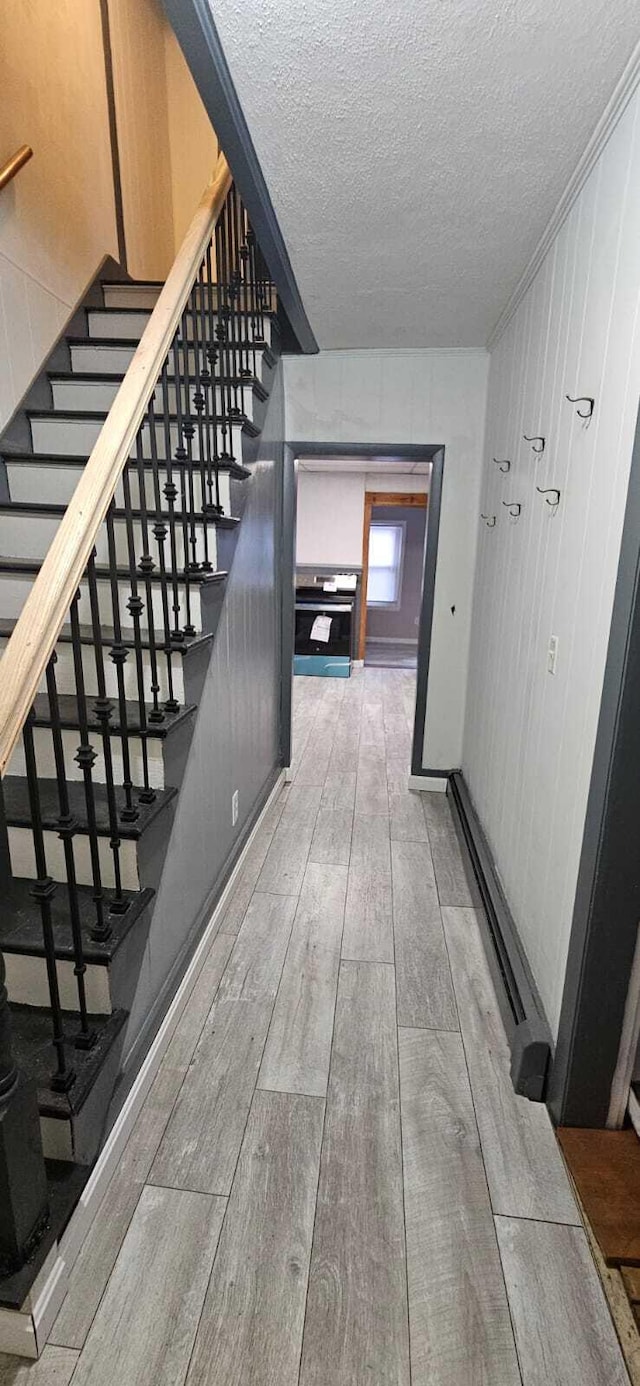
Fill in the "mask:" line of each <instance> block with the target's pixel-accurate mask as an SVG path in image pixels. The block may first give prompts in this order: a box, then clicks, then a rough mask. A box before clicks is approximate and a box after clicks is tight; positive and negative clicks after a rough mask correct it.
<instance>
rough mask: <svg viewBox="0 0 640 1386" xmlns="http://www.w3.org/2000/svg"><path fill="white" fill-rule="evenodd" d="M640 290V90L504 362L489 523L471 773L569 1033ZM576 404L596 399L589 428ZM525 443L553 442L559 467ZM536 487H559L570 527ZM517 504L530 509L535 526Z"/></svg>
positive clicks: (474, 652) (488, 466) (550, 255)
mask: <svg viewBox="0 0 640 1386" xmlns="http://www.w3.org/2000/svg"><path fill="white" fill-rule="evenodd" d="M639 292H640V94H639V93H638V91H637V90H636V93H635V95H634V96H633V97H632V99H631V100H630V102H629V104H628V105H627V106H626V109H625V110H624V112H623V114H622V116H621V117H620V119H619V122H618V124H617V125H616V126H615V128H614V129H613V132H612V133H611V135H610V137H609V140H608V142H607V143H606V145H605V146H604V148H603V149H602V151H601V153H600V156H599V158H598V159H597V162H596V163H595V164H594V165H593V167H592V168H591V172H590V174H589V176H588V178H587V180H586V182H585V183H584V185H583V186H582V189H581V191H580V193H579V195H578V196H577V198H576V200H575V201H574V203H573V205H572V207H571V210H570V212H569V214H568V216H567V218H566V220H565V221H564V223H563V225H562V226H561V228H560V230H559V232H558V234H557V236H556V238H555V240H554V242H553V243H552V244H551V246H550V248H549V250H548V252H547V254H546V257H545V259H544V261H543V262H542V264H541V266H540V268H539V270H538V273H537V275H536V277H535V279H534V280H533V282H532V284H531V285H530V287H529V289H528V290H527V292H526V294H525V296H524V297H523V298H522V300H521V302H520V304H519V306H518V308H517V311H516V312H515V314H514V316H513V317H512V318H511V320H510V321H509V323H508V325H507V327H506V329H505V330H504V332H503V333H502V335H501V337H500V338H499V340H498V342H497V345H496V346H495V347H494V349H493V352H492V356H491V369H490V381H489V399H488V408H487V434H486V456H485V461H484V476H483V486H482V497H481V499H482V504H481V507H480V508H481V509H482V510H483V511H488V512H489V513H491V514H493V513H495V514H496V515H497V516H498V522H497V525H496V527H495V528H494V529H488V528H487V527H486V526H485V525H484V524H482V523H481V522H480V521H479V522H478V523H479V531H478V533H479V545H478V562H477V572H476V586H475V600H474V609H473V630H472V639H471V657H470V677H469V689H468V698H467V720H466V729H465V741H464V756H463V769H464V773H465V776H466V779H467V782H468V785H469V789H470V792H471V795H472V798H473V800H474V803H475V806H476V808H477V811H478V813H479V816H480V819H481V821H482V823H483V826H484V829H485V831H486V833H487V836H488V838H489V842H490V845H491V848H492V850H493V853H494V856H495V860H496V863H497V866H498V870H499V872H500V875H501V878H502V882H503V885H504V889H505V892H506V895H507V899H508V901H509V904H510V906H511V909H512V911H513V914H514V917H515V919H516V923H517V925H518V929H519V932H520V935H521V938H522V941H523V943H524V946H525V948H526V952H527V955H528V959H529V962H530V965H531V967H532V969H533V973H534V976H535V978H536V981H537V983H538V987H539V989H540V992H541V995H542V999H543V1002H544V1005H545V1007H546V1010H547V1015H548V1018H549V1021H550V1023H551V1026H552V1028H553V1029H554V1030H556V1029H557V1024H558V1018H559V1012H560V1005H561V999H562V988H563V982H564V973H565V967H566V957H567V949H568V943H569V935H570V929H571V920H572V910H573V903H574V896H575V888H576V879H577V871H578V864H579V857H580V849H581V843H582V832H583V826H584V818H585V811H586V803H587V795H588V789H589V779H590V772H591V765H592V759H593V751H594V743H595V735H596V727H597V719H598V711H599V704H600V696H601V691H602V679H603V673H604V665H605V659H606V652H607V641H608V634H609V627H610V622H611V612H612V604H613V596H614V589H615V581H616V571H617V564H618V557H619V548H620V538H621V533H622V524H623V518H624V509H625V500H626V492H627V486H628V478H629V468H630V461H631V451H632V444H633V436H634V430H635V424H636V415H637V411H638V397H639V392H640V324H639V306H640V305H639ZM566 394H571V395H580V394H584V395H593V396H594V397H595V400H596V408H595V414H594V417H593V420H592V422H591V423H590V424H589V425H588V426H584V425H583V424H582V423H581V421H580V420H579V419H578V418H577V415H576V408H575V406H573V405H571V404H569V403H567V402H566V400H565V395H566ZM524 433H527V434H538V433H540V434H543V435H545V436H546V439H547V443H546V449H545V451H544V453H543V455H542V456H540V457H536V456H535V454H534V453H533V452H532V451H531V448H530V445H529V444H528V443H525V442H523V439H522V435H523V434H524ZM494 456H495V457H498V458H505V457H506V458H510V459H511V460H512V467H511V472H510V473H509V474H508V475H502V474H501V473H500V472H499V471H498V469H497V467H495V466H494V464H493V463H492V461H491V458H492V457H494ZM536 485H539V486H557V487H559V488H560V490H561V492H562V495H561V502H560V507H559V509H558V511H557V512H556V513H555V514H554V513H553V512H552V511H550V510H549V508H548V506H547V505H546V504H545V500H544V498H543V497H542V496H540V495H538V494H537V493H536V490H535V487H536ZM503 500H515V501H519V502H521V503H522V507H523V509H522V514H521V516H520V518H519V519H518V520H515V521H514V520H511V519H509V517H508V514H507V511H506V510H505V509H504V508H503V506H502V504H501V502H502V501H503ZM551 635H556V636H557V637H558V639H559V650H558V662H557V672H556V674H555V675H551V674H550V673H549V672H548V671H547V650H548V644H549V638H550V636H551Z"/></svg>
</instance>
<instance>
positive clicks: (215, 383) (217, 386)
mask: <svg viewBox="0 0 640 1386" xmlns="http://www.w3.org/2000/svg"><path fill="white" fill-rule="evenodd" d="M212 249H213V246H212V244H211V243H209V245H208V246H207V253H206V265H207V300H206V310H207V318H208V323H209V335H208V345H207V361H208V363H209V374H210V378H211V417H212V419H213V460H214V468H215V487H216V489H215V502H214V504H215V508H216V511H217V513H218V514H219V515H221V514H222V506H221V504H220V456H221V454H220V449H219V446H218V423H219V415H218V408H219V409H220V413H222V383H221V382H220V352H219V350H218V348H217V347H216V345H215V333H214V327H213V307H212V304H213V287H214V285H213V265H212V258H213V257H212V254H211V252H212ZM203 288H204V285H203ZM205 331H206V326H205ZM218 391H220V402H219V404H218Z"/></svg>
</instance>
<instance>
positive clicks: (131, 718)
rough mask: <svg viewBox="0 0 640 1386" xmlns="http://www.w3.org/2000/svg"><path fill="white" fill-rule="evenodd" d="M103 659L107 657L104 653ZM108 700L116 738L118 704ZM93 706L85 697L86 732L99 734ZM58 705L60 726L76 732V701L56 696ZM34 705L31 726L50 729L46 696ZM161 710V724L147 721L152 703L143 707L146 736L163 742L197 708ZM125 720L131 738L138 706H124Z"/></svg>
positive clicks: (69, 696) (137, 721) (137, 723)
mask: <svg viewBox="0 0 640 1386" xmlns="http://www.w3.org/2000/svg"><path fill="white" fill-rule="evenodd" d="M105 657H108V656H107V655H106V654H105ZM109 701H110V702H111V705H112V708H113V712H112V714H111V719H110V722H109V728H110V731H111V732H113V734H114V735H119V733H120V725H121V724H120V716H119V707H118V703H117V700H116V699H115V698H110V700H109ZM95 703H96V699H95V698H94V697H92V696H90V697H88V698H87V720H88V725H89V730H90V731H93V732H99V731H101V729H102V724H101V722H100V719H99V717H98V715H97V713H96V711H95ZM58 704H59V710H60V725H61V726H62V727H65V728H68V729H70V730H74V729H79V727H80V721H79V717H78V702H77V699H76V698H75V697H74V696H73V694H71V693H59V694H58ZM34 706H35V714H36V715H35V722H34V725H35V726H36V727H50V726H52V719H51V709H50V706H49V699H48V697H47V694H46V693H38V695H37V697H36V699H35V704H34ZM161 710H162V712H163V721H162V722H154V721H151V722H150V721H149V716H150V714H151V712H152V711H153V704H152V703H147V704H146V712H147V719H146V731H147V735H148V736H150V737H155V738H157V739H159V740H160V741H164V740H165V738H166V737H167V736H170V734H171V732H172V731H173V730H174V729H175V728H176V727H178V726H181V724H182V723H183V722H186V721H188V719H189V718H190V717H193V715H194V713H195V712H196V711H197V708H196V706H195V704H191V705H190V706H187V707H179V708H178V709H177V711H176V712H171V711H167V710H166V709H165V707H164V705H163V706H162V709H161ZM126 717H127V723H126V725H127V731H128V732H129V733H130V735H131V736H136V735H138V734H139V733H140V731H141V728H142V723H141V720H140V707H139V705H138V703H134V702H127V703H126Z"/></svg>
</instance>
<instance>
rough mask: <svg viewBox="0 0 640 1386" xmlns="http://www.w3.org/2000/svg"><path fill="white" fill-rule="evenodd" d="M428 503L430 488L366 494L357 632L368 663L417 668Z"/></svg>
mask: <svg viewBox="0 0 640 1386" xmlns="http://www.w3.org/2000/svg"><path fill="white" fill-rule="evenodd" d="M427 503H428V497H427V494H426V492H415V491H414V492H395V491H368V492H366V494H365V504H364V524H363V535H362V597H361V602H360V629H359V633H358V658H359V659H361V660H363V662H364V663H365V664H369V665H375V666H378V667H380V668H396V669H398V668H399V669H416V668H417V665H418V631H419V625H420V606H421V602H422V582H423V573H424V551H425V544H426V534H427Z"/></svg>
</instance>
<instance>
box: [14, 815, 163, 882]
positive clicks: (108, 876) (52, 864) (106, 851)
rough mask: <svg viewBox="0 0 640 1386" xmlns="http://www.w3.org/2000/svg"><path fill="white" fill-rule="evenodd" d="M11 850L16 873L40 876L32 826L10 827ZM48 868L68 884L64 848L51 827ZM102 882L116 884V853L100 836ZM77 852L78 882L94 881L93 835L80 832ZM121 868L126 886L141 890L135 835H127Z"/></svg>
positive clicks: (47, 839)
mask: <svg viewBox="0 0 640 1386" xmlns="http://www.w3.org/2000/svg"><path fill="white" fill-rule="evenodd" d="M8 834H9V852H10V855H11V870H12V872H13V875H14V876H23V877H25V878H26V879H28V880H30V881H33V880H36V879H37V871H36V862H35V856H34V850H33V836H32V833H31V829H30V828H16V827H9V828H8ZM44 846H45V856H46V860H47V872H48V874H49V875H50V876H51V878H52V880H54V881H61V882H62V883H63V884H66V880H67V873H66V870H65V860H64V849H63V845H62V842H61V841H60V838H59V836H58V834H57V833H54V832H51V831H50V830H49V829H47V830H46V831H45V833H44ZM98 848H99V854H100V870H101V876H102V884H103V886H105V888H107V889H113V888H114V887H115V879H114V874H113V853H112V851H111V848H110V846H109V841H108V839H107V838H106V837H100V838H98ZM73 855H74V861H75V868H76V879H77V881H78V885H93V876H92V874H91V857H90V853H89V839H88V837H85V836H84V835H83V834H82V833H78V835H77V837H75V838H74V840H73ZM120 870H121V873H122V887H123V890H139V889H140V880H139V874H138V844H137V842H136V841H135V840H134V839H133V838H123V839H122V842H121V846H120Z"/></svg>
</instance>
